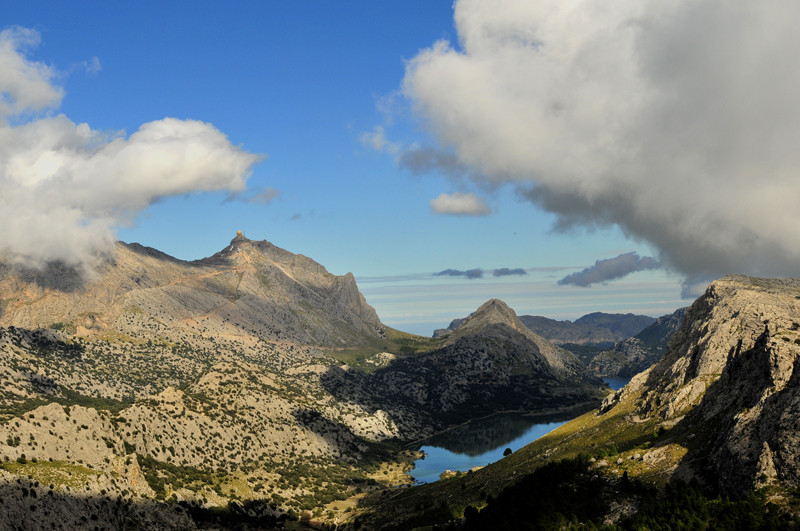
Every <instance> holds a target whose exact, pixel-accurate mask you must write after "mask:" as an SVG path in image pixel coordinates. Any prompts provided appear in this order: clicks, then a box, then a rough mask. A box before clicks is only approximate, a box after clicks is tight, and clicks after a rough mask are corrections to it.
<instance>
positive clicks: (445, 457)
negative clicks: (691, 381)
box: [410, 378, 630, 483]
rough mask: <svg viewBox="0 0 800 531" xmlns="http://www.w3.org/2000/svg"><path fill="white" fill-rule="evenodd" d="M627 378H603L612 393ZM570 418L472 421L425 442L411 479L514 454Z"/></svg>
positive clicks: (426, 479) (512, 416)
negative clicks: (509, 452) (509, 450)
mask: <svg viewBox="0 0 800 531" xmlns="http://www.w3.org/2000/svg"><path fill="white" fill-rule="evenodd" d="M629 380H630V379H628V378H607V379H605V381H606V383H607V384H608V385H609V386H610V387H611V388H612V389H614V390H617V389H619V388H621V387H623V386H624V385H625V384H626V383H628V381H629ZM570 420H572V417H571V416H570V417H561V418H559V417H552V416H551V417H548V418H544V419H543V418H542V417H534V416H530V415H525V414H521V413H501V414H497V415H492V416H491V417H487V418H485V419H479V420H473V421H471V422H469V423H467V424H464V425H463V426H457V427H455V428H453V429H450V430H447V431H446V432H443V433H440V434H438V435H435V436H433V437H431V438H430V439H426V440H425V441H423V442H422V443H421V446H420V448H419V450H421V451H422V452H425V457H424V458H423V459H418V460H417V461H415V462H414V469H413V470H411V471H410V474H411V476H413V477H414V479H415V480H416V481H417V482H418V483H430V482H433V481H437V480H438V479H439V476H440V475H441V474H442V473H443V472H445V471H446V470H452V471H459V472H466V471H467V470H469V469H471V468H474V467H476V466H486V465H488V464H490V463H493V462H495V461H497V460H499V459H502V458H503V452H504V451H505V450H506V448H510V449H511V451H512V452H516V451H517V450H519V449H520V448H522V447H523V446H525V445H527V444H529V443H531V442H533V441H535V440H536V439H538V438H539V437H541V436H543V435H546V434H547V433H550V432H551V431H553V430H554V429H556V428H558V427H559V426H561V425H562V424H565V423H567V422H569V421H570Z"/></svg>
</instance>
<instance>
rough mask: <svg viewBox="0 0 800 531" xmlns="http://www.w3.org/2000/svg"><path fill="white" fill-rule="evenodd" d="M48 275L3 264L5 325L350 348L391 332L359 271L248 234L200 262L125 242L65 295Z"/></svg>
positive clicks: (0, 294)
mask: <svg viewBox="0 0 800 531" xmlns="http://www.w3.org/2000/svg"><path fill="white" fill-rule="evenodd" d="M48 278H49V277H47V272H46V271H45V272H43V273H41V274H40V275H39V276H38V277H31V276H30V275H26V274H24V273H20V272H19V271H18V270H17V269H15V268H11V267H0V299H2V300H3V301H4V303H3V308H2V313H1V314H0V325H4V326H8V325H14V326H19V327H23V328H30V329H37V328H49V327H51V326H53V325H58V326H59V327H62V328H66V329H67V330H72V331H76V332H80V333H81V334H83V335H86V334H94V333H99V332H104V331H107V330H116V331H118V332H122V333H126V334H136V333H142V332H147V334H150V335H153V333H155V335H156V336H162V337H165V338H168V337H174V336H175V335H176V334H177V335H180V334H184V333H191V334H200V335H214V334H217V335H222V336H226V335H228V336H230V335H237V336H239V335H252V336H254V337H259V338H263V339H270V340H282V341H296V342H301V343H308V344H320V345H343V344H348V345H351V346H352V345H358V344H363V343H365V342H369V341H370V340H371V339H374V338H378V337H382V335H383V328H384V326H383V325H382V324H381V322H380V320H379V319H378V316H377V314H376V313H375V310H374V309H373V308H372V307H371V306H369V305H368V304H367V302H366V300H365V299H364V297H363V296H362V295H361V293H360V292H359V291H358V287H357V286H356V283H355V279H354V278H353V275H352V274H349V273H348V274H346V275H343V276H336V275H333V274H331V273H329V272H328V271H327V270H326V269H325V268H324V267H323V266H322V265H320V264H318V263H317V262H315V261H314V260H312V259H310V258H307V257H305V256H303V255H299V254H294V253H291V252H289V251H285V250H283V249H280V248H279V247H276V246H275V245H273V244H271V243H269V242H268V241H266V240H264V241H253V240H250V239H248V238H246V237H245V236H244V235H243V234H242V233H241V232H240V233H237V235H236V237H234V238H233V240H231V242H230V244H229V245H228V246H226V247H225V248H224V249H223V250H222V251H220V252H218V253H216V254H214V255H213V256H211V257H208V258H204V259H201V260H195V261H191V262H190V261H184V260H179V259H176V258H173V257H171V256H169V255H167V254H165V253H162V252H161V251H158V250H156V249H152V248H149V247H145V246H142V245H140V244H136V243H132V244H126V243H123V242H120V243H118V244H117V246H116V249H115V252H114V254H113V256H112V257H111V258H110V259H109V260H107V261H105V262H104V263H103V264H102V265H101V266H100V267H99V268H98V269H97V271H96V272H95V275H94V278H91V279H89V280H86V281H84V282H83V283H82V284H80V285H77V286H72V289H69V290H63V289H59V288H58V287H57V286H58V284H59V282H55V281H53V282H50V281H48Z"/></svg>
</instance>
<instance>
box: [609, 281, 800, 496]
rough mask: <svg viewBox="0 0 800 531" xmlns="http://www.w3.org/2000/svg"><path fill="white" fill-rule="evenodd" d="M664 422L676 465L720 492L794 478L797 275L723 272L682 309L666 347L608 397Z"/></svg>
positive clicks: (799, 374) (797, 464)
mask: <svg viewBox="0 0 800 531" xmlns="http://www.w3.org/2000/svg"><path fill="white" fill-rule="evenodd" d="M625 395H627V396H629V397H630V396H634V397H638V398H636V399H635V403H636V404H637V405H636V410H637V414H638V416H639V418H641V419H647V418H658V419H662V420H663V421H665V422H666V425H670V426H674V427H673V428H672V430H673V432H674V434H675V435H674V440H675V441H677V442H678V443H680V444H683V445H685V446H686V447H687V448H688V449H689V451H688V453H687V455H686V457H685V458H684V460H683V463H682V468H687V469H689V470H690V471H692V472H693V473H695V474H696V475H698V476H700V477H702V478H705V479H706V481H708V482H710V483H712V484H714V486H716V487H718V488H719V489H720V490H721V491H722V492H728V493H732V494H743V493H745V492H746V491H747V490H748V489H751V488H754V487H760V486H763V485H768V484H779V485H784V486H788V487H792V488H794V487H797V486H799V485H800V436H799V435H798V434H800V280H769V279H758V278H748V277H742V276H729V277H725V278H723V279H721V280H718V281H716V282H714V283H713V284H711V286H709V288H708V290H707V291H706V293H705V295H703V296H702V297H700V298H699V299H698V300H697V301H696V302H695V303H694V304H693V305H692V306H691V307H690V308H689V310H688V311H687V313H686V317H685V319H684V322H683V326H682V327H681V328H680V330H678V332H677V333H676V334H675V336H674V337H673V339H672V341H671V343H670V346H669V350H668V352H667V354H666V355H665V356H664V357H663V358H662V360H661V361H660V362H659V363H657V364H656V365H655V366H653V367H652V368H650V369H649V370H648V371H646V372H645V373H642V374H640V375H638V376H637V377H635V378H634V379H633V380H632V382H631V384H629V385H628V386H627V387H626V388H623V389H622V390H620V391H618V392H617V393H616V395H615V396H614V397H612V398H610V399H608V401H607V403H606V404H605V406H604V408H603V410H602V411H603V412H609V411H612V410H613V408H614V407H617V404H618V403H620V402H621V400H622V399H623V398H624V397H625Z"/></svg>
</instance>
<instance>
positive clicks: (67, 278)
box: [0, 261, 86, 293]
mask: <svg viewBox="0 0 800 531" xmlns="http://www.w3.org/2000/svg"><path fill="white" fill-rule="evenodd" d="M8 273H12V274H16V275H17V276H19V278H20V280H22V281H23V282H28V283H31V284H35V285H36V286H38V287H40V288H42V289H52V290H57V291H63V292H67V293H72V292H76V291H79V290H80V289H82V288H83V287H84V286H85V284H86V278H85V275H83V273H82V272H81V270H79V269H78V268H77V267H75V266H71V265H67V264H65V263H64V262H61V261H54V262H48V263H47V264H45V265H44V266H43V267H42V268H41V269H37V268H34V267H28V266H24V265H6V264H0V277H2V276H5V275H6V274H8Z"/></svg>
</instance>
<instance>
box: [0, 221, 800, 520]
mask: <svg viewBox="0 0 800 531" xmlns="http://www.w3.org/2000/svg"><path fill="white" fill-rule="evenodd" d="M0 273H2V275H0V294H2V300H3V308H2V314H0V325H1V327H0V368H1V369H0V370H2V379H0V459H1V460H0V490H2V492H3V495H2V497H0V519H2V521H5V522H14V521H25V522H29V523H31V524H30V525H31V526H33V527H36V528H38V527H48V528H62V529H72V528H91V526H93V525H97V526H99V527H103V526H105V527H112V528H120V527H126V528H134V529H136V528H140V529H151V528H159V529H162V528H163V529H194V528H197V529H204V528H232V527H235V526H237V525H245V526H250V527H252V528H264V527H266V528H274V527H286V526H289V527H292V526H295V528H308V527H309V526H311V527H313V526H317V527H320V526H321V527H325V526H340V527H341V526H352V527H354V528H358V527H359V526H366V528H368V529H373V528H374V529H383V528H398V529H404V528H409V526H410V527H413V526H416V525H429V524H445V523H447V522H451V524H452V525H460V524H458V522H462V521H465V522H467V523H469V520H470V518H468V517H467V516H466V515H472V518H473V519H474V518H475V514H478V513H477V512H476V511H477V510H478V509H481V513H482V510H483V509H485V508H487V507H489V508H488V509H486V510H487V512H486V513H485V515H489V514H492V511H493V510H494V509H491V507H492V504H491V503H489V501H488V500H489V499H490V498H491V499H495V498H498V497H499V498H498V499H503V498H502V497H503V496H505V494H503V493H505V492H506V491H508V492H511V491H510V490H508V489H514V488H516V487H514V486H515V485H516V484H522V482H524V481H525V478H527V477H529V476H531V475H533V474H537V470H539V469H540V468H542V467H546V466H551V465H552V466H556V464H557V463H560V462H564V463H566V461H563V460H565V459H566V460H573V461H574V460H577V461H576V462H578V463H583V464H581V465H580V466H582V467H584V468H585V469H586V470H589V471H591V473H592V474H593V476H592V477H595V479H596V481H599V483H598V484H597V485H595V487H592V488H597V489H600V490H599V491H598V492H608V493H614V494H613V496H612V497H614V498H615V499H623V500H625V501H624V503H623V505H624V506H625V507H627V508H628V509H625V510H624V511H622V512H621V513H619V514H617V516H616V517H615V518H617V519H619V518H626V517H628V516H630V515H632V514H634V513H635V508H636V507H638V506H640V505H641V504H642V503H644V502H643V501H642V500H643V498H641V496H639V497H637V496H638V495H632V494H631V495H628V494H625V495H623V494H624V492H622V491H624V489H622V490H620V489H621V487H620V485H619V481H620V478H625V481H638V482H644V483H643V484H646V485H650V486H653V488H659V487H663V486H664V485H668V484H673V483H674V482H676V481H679V480H685V481H696V482H700V484H701V485H702V486H703V488H706V489H709V491H711V492H716V491H719V492H723V493H725V494H727V495H730V496H744V495H746V494H747V493H748V492H751V491H752V490H753V489H762V491H764V489H767V490H766V491H764V492H768V496H769V499H770V500H773V501H774V502H775V503H780V505H781V506H782V507H784V508H785V509H786V510H791V507H793V505H792V504H793V503H795V502H794V500H796V497H795V496H794V494H793V493H794V490H793V489H796V488H797V487H798V485H796V484H795V483H796V474H795V472H796V470H797V467H796V465H797V463H796V460H797V455H796V452H795V451H794V448H795V446H794V442H793V441H794V435H793V434H794V431H793V430H794V429H795V424H796V422H797V416H796V415H795V414H794V413H793V411H794V407H795V402H796V400H795V398H796V397H795V394H796V384H795V380H796V375H795V374H794V373H795V372H796V371H795V370H794V367H796V366H797V359H796V358H797V353H798V352H799V351H798V350H797V349H798V348H799V347H797V345H800V339H798V340H797V341H795V336H797V335H798V333H797V328H798V326H800V325H798V323H800V310H799V309H798V307H797V306H796V302H795V301H796V300H797V299H798V298H800V295H798V296H797V297H796V296H795V294H796V293H800V288H799V287H798V286H797V284H796V282H794V281H768V280H759V279H749V278H747V277H726V278H725V279H722V280H720V281H718V282H716V283H714V284H712V286H711V287H710V288H709V290H708V292H707V293H706V295H705V296H704V297H701V298H700V299H698V301H697V302H695V304H694V305H693V306H692V307H691V308H689V309H688V310H683V309H682V310H678V311H677V312H675V314H673V315H670V316H664V317H662V318H659V319H644V318H642V316H633V315H627V316H623V315H614V314H593V315H591V316H587V319H583V321H582V322H581V323H578V326H577V328H576V326H575V325H573V324H572V323H570V322H562V323H559V322H556V321H552V322H551V321H543V320H542V319H534V321H535V322H537V323H539V324H538V326H539V328H540V330H541V331H543V332H544V333H547V334H550V335H551V339H550V340H548V339H546V338H545V337H543V336H542V335H539V334H537V333H535V332H534V331H533V330H532V329H531V328H529V327H528V326H526V324H525V320H526V319H527V320H528V321H530V319H528V318H525V319H523V318H521V317H518V316H517V315H516V314H515V312H514V311H513V310H512V309H511V308H509V307H508V306H507V305H506V304H505V303H503V302H502V301H499V300H496V299H491V300H489V301H487V302H486V303H484V304H483V305H481V306H480V307H479V308H477V309H476V311H475V312H473V313H472V314H471V315H470V316H468V317H466V318H464V319H459V320H458V321H457V322H456V324H455V325H454V326H452V327H451V329H448V330H447V331H446V332H444V331H437V333H435V334H434V337H430V338H425V337H420V336H414V335H411V334H406V333H403V332H400V331H397V330H393V329H391V328H389V327H387V326H385V325H383V324H382V323H381V322H380V320H379V319H378V317H377V315H376V314H375V312H374V310H373V309H372V308H371V307H370V306H369V305H368V304H367V303H366V301H365V300H364V298H363V296H361V294H360V293H359V292H358V288H357V287H356V285H355V282H354V280H353V277H352V275H345V276H342V277H337V276H334V275H331V274H330V273H328V272H327V271H326V270H325V269H324V268H323V267H322V266H321V265H319V264H317V263H316V262H314V261H312V260H311V259H308V258H306V257H303V256H302V255H294V254H292V253H289V252H287V251H283V250H281V249H278V248H276V247H274V246H272V245H271V244H269V243H268V242H253V241H251V240H248V239H247V238H245V237H244V236H243V235H242V234H241V233H240V234H238V235H237V236H236V237H235V238H234V239H233V240H232V241H231V243H230V244H229V245H228V246H227V247H226V248H224V249H223V250H222V251H221V252H219V253H217V254H215V255H214V256H212V257H210V258H207V259H203V260H199V261H195V262H183V261H180V260H176V259H174V258H171V257H168V256H167V255H164V254H163V253H160V252H158V251H156V250H153V249H147V248H144V247H141V246H138V245H135V244H132V245H128V244H122V243H120V244H118V246H117V253H116V255H115V256H114V257H113V259H109V260H107V261H106V262H105V263H104V265H103V267H102V268H101V269H100V271H99V272H98V274H97V276H96V277H95V278H93V279H90V280H87V279H83V278H81V277H80V276H79V275H78V276H76V274H74V273H73V272H70V271H68V270H65V269H64V268H58V267H51V268H50V269H49V270H46V271H26V270H20V269H19V268H15V267H9V266H3V268H2V269H1V270H0ZM528 317H530V316H528ZM589 322H594V323H595V325H592V326H596V328H592V326H590V324H588V323H589ZM542 323H545V324H547V327H544V326H543V325H542ZM625 327H627V328H625ZM614 329H616V330H617V332H614V331H613V330H614ZM619 330H623V332H619ZM614 333H616V334H618V336H613V334H614ZM628 333H630V334H633V335H631V336H628V337H622V336H625V334H628ZM559 334H560V336H559ZM558 337H560V339H558ZM593 337H601V338H608V337H618V338H619V337H622V338H621V339H617V340H616V341H617V342H616V343H615V344H614V346H613V349H606V350H603V351H601V352H600V353H599V354H595V355H594V356H593V358H591V359H589V360H586V359H584V361H582V358H581V356H579V354H580V353H581V352H583V353H585V352H586V351H585V350H584V351H580V350H578V352H577V354H576V353H573V352H570V351H569V350H567V349H565V348H562V346H559V344H561V345H564V346H566V347H570V348H574V346H575V345H584V346H586V345H589V344H591V341H589V340H588V339H586V340H585V341H584V340H583V339H581V338H584V339H585V338H593ZM798 337H800V336H798ZM670 338H672V339H670ZM604 340H605V339H604ZM575 341H583V343H576V342H575ZM595 345H596V346H599V345H601V344H595ZM667 345H668V346H667ZM615 360H616V361H615ZM648 363H649V364H650V365H648V366H647V367H645V370H644V372H639V373H638V374H636V375H635V376H633V378H632V380H631V381H630V383H629V384H628V385H626V386H625V387H623V388H621V389H618V390H612V389H611V388H610V387H608V386H607V385H606V384H605V383H604V382H603V381H602V380H601V379H600V378H599V377H598V375H602V376H606V377H609V376H610V377H612V378H618V377H620V376H625V375H626V374H627V375H630V373H631V372H634V371H635V367H637V366H639V365H642V364H648ZM653 363H654V365H653ZM614 364H616V365H614ZM637 364H639V365H637ZM576 417H577V418H576ZM570 419H574V420H570ZM532 424H535V425H536V426H534V427H533V428H531V425H532ZM537 426H543V427H544V428H539V427H537ZM529 428H530V429H533V431H529ZM536 430H542V431H536ZM551 430H552V431H551ZM548 432H549V433H548ZM525 433H528V435H526V437H530V438H529V439H526V440H524V441H520V442H516V443H511V442H507V443H506V442H503V441H511V440H513V439H515V438H516V437H519V436H520V435H521V434H525ZM534 433H535V435H533V434H534ZM500 439H502V441H501V442H499V443H498V442H496V441H497V440H500ZM533 439H535V440H534V441H533V442H531V443H530V444H527V443H528V442H529V441H531V440H533ZM493 441H494V442H493ZM504 444H509V445H513V446H514V448H513V449H512V448H508V452H506V451H504V450H503V448H501V447H500V446H502V445H504ZM435 447H443V448H451V449H453V451H455V452H457V453H461V454H473V455H475V456H481V457H479V459H481V460H482V462H480V463H473V464H469V465H459V466H454V467H453V469H452V470H450V471H448V469H447V468H444V469H443V470H442V469H439V468H437V466H438V465H434V466H433V468H432V469H430V470H427V469H426V468H425V466H424V465H425V464H426V463H425V462H424V461H422V460H420V459H421V458H422V457H423V454H422V453H420V451H419V450H420V449H422V450H425V449H427V450H428V452H429V453H430V452H435V450H434V448H435ZM490 451H491V452H495V453H497V454H498V455H495V454H494V453H491V452H490ZM485 452H490V453H485ZM506 454H510V455H506ZM453 456H455V454H453ZM453 456H450V457H447V458H445V461H446V459H453V458H454V457H453ZM415 462H416V464H417V466H418V467H419V470H418V472H417V475H415V471H414V466H415ZM490 462H491V464H490ZM570 462H572V461H570ZM467 463H469V461H467ZM431 464H432V465H433V463H431ZM559 466H561V465H559ZM564 466H567V465H564ZM569 466H572V465H569ZM579 468H580V467H579ZM459 469H460V470H459ZM570 470H573V469H570ZM576 470H577V469H576ZM586 470H584V469H580V470H577V472H575V471H573V472H574V473H578V474H579V475H581V474H584V473H585V472H586ZM573 472H570V473H573ZM439 476H441V477H442V478H443V479H441V480H438V481H437V479H438V478H439ZM415 477H416V478H417V479H418V480H420V482H422V483H425V484H423V485H417V486H412V485H413V483H414V482H415V480H414V478H415ZM592 481H595V480H592ZM399 486H404V487H403V488H398V487H399ZM554 488H557V487H556V486H554ZM648 488H649V487H648ZM509 496H510V494H509ZM604 496H605V494H604ZM609 496H611V494H609ZM492 503H502V502H500V501H498V502H492ZM621 503H622V502H621ZM432 508H435V509H436V510H429V509H432ZM468 508H472V509H469V510H468ZM598 510H599V509H598ZM603 511H605V512H603ZM603 511H600V513H603V514H602V515H601V514H600V513H597V514H596V515H595V516H591V517H589V516H587V518H590V519H597V521H598V522H600V521H604V520H603V519H608V518H611V517H610V516H609V515H610V514H612V513H613V511H612V510H611V509H608V507H606V509H604V510H603ZM609 511H610V512H609ZM631 511H633V512H631ZM587 514H588V513H587ZM592 514H594V513H592ZM87 515H88V516H87ZM626 515H627V516H626ZM464 518H466V520H464ZM476 521H477V520H476ZM610 521H612V522H613V521H614V520H613V519H612V520H610ZM412 522H413V525H412ZM28 528H32V527H30V526H29V527H28Z"/></svg>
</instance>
